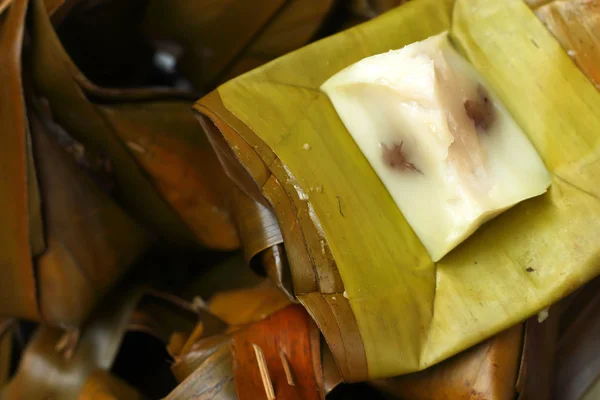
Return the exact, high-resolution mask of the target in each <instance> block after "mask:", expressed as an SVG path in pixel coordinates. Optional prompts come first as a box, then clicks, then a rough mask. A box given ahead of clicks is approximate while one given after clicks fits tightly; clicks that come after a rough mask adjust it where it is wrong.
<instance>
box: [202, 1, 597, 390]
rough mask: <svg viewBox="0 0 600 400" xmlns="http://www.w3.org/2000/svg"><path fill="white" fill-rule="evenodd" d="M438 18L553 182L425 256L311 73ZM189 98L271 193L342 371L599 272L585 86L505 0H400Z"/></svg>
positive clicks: (301, 282)
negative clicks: (435, 255)
mask: <svg viewBox="0 0 600 400" xmlns="http://www.w3.org/2000/svg"><path fill="white" fill-rule="evenodd" d="M444 30H450V33H451V38H452V40H453V42H454V44H455V45H456V47H457V48H458V49H459V50H460V51H462V52H463V53H464V55H465V56H466V57H467V59H468V60H469V61H470V62H471V63H472V64H473V65H474V67H475V68H476V69H478V70H479V71H480V73H481V74H482V75H483V76H484V77H485V78H486V79H487V81H488V82H489V85H490V87H491V88H492V89H493V90H494V92H496V94H497V95H498V96H499V97H500V99H501V100H502V101H503V102H504V104H505V106H506V107H507V109H508V110H509V111H510V112H511V114H512V115H513V117H514V118H515V120H516V121H517V122H518V123H519V124H520V125H521V127H522V128H523V130H524V131H525V133H526V134H527V136H528V137H529V139H530V140H531V142H532V143H533V144H534V146H535V147H536V149H537V150H538V152H539V153H540V155H541V156H542V158H543V160H544V162H545V163H546V166H547V167H548V169H549V170H550V171H551V172H552V174H553V180H552V186H551V188H550V190H549V191H548V193H547V194H545V195H544V196H541V197H538V198H535V199H531V200H528V201H525V202H523V203H521V204H519V205H517V206H516V207H514V208H513V209H511V210H509V211H507V212H505V213H504V214H502V215H501V216H499V217H498V218H496V219H494V220H492V221H490V222H489V223H488V224H486V225H485V226H483V227H482V228H481V229H479V230H478V231H477V232H476V233H475V234H474V235H473V236H472V237H471V238H469V239H468V240H467V241H465V242H464V243H463V244H462V245H460V246H459V247H457V248H456V249H455V250H454V251H453V252H451V253H450V254H448V255H447V256H446V257H444V258H443V259H442V260H440V261H439V262H437V263H433V262H432V261H431V259H430V258H429V257H428V256H427V254H426V252H425V250H424V248H423V246H422V244H421V243H420V242H419V240H418V239H417V237H416V236H415V234H414V233H413V231H412V230H411V228H410V227H409V225H408V224H407V223H406V221H405V219H404V218H403V216H402V214H401V213H400V211H399V210H398V208H397V207H396V205H395V204H394V203H393V201H392V199H391V198H390V196H389V194H388V193H387V191H386V190H385V188H384V186H383V184H382V183H381V181H380V180H379V179H378V178H377V176H376V175H375V173H374V171H373V170H372V168H371V167H370V166H369V164H368V162H367V161H366V159H365V157H364V156H363V155H362V154H361V152H360V151H359V149H358V147H357V146H356V144H355V143H354V142H353V141H352V138H351V137H350V135H349V134H348V132H347V131H346V129H345V128H344V126H343V124H342V123H341V121H340V119H339V118H338V116H337V115H336V113H335V110H334V109H333V107H332V106H331V104H330V102H329V101H328V99H327V97H326V96H324V95H323V94H322V93H321V92H320V91H319V87H320V85H321V84H322V83H323V82H324V81H325V80H327V79H328V78H329V77H330V76H332V75H333V74H335V73H336V72H338V71H339V70H341V69H343V68H344V67H346V66H348V65H350V64H352V63H354V62H356V61H358V60H360V59H362V58H364V57H366V56H370V55H373V54H377V53H381V52H385V51H387V50H389V49H394V48H400V47H402V46H404V45H406V44H409V43H411V42H414V41H417V40H421V39H424V38H426V37H428V36H431V35H434V34H437V33H439V32H441V31H444ZM196 109H197V110H198V111H200V112H201V113H204V114H205V115H206V116H208V117H209V118H210V119H211V120H212V121H213V123H214V124H215V126H216V127H217V128H219V130H220V131H221V134H222V135H223V138H224V139H225V140H226V141H227V142H228V144H229V146H230V147H231V149H232V151H233V153H234V154H235V156H236V157H237V159H238V160H239V161H240V162H241V163H242V164H243V165H244V167H245V168H246V170H247V171H248V172H249V173H250V174H251V175H252V177H253V179H254V181H255V182H256V184H257V185H258V187H259V188H260V189H261V191H262V193H263V195H264V196H265V197H266V198H267V199H268V200H269V203H270V204H271V206H272V207H273V209H274V211H275V214H276V215H277V218H278V220H279V223H280V227H281V229H282V235H283V238H284V240H285V244H286V251H287V253H288V258H289V261H290V268H291V273H292V276H293V281H294V290H295V294H296V296H297V297H298V299H299V300H300V302H302V304H303V305H304V306H305V307H307V309H308V310H309V312H310V313H311V315H312V316H313V317H314V318H315V320H316V321H317V323H318V324H319V327H320V328H321V331H322V332H323V334H324V336H325V338H326V339H327V341H328V344H329V346H330V347H331V349H332V353H333V355H334V357H335V359H336V361H337V363H338V367H339V369H340V372H341V373H342V375H343V377H344V379H345V380H347V381H355V380H362V379H366V378H381V377H390V376H395V375H400V374H405V373H409V372H413V371H417V370H421V369H424V368H426V367H428V366H431V365H433V364H435V363H438V362H440V361H442V360H444V359H446V358H448V357H450V356H452V355H454V354H456V353H458V352H460V351H462V350H464V349H466V348H468V347H470V346H472V345H474V344H476V343H478V342H481V341H482V340H483V339H485V338H488V337H490V336H492V335H494V334H496V333H498V332H500V331H502V330H504V329H507V328H508V327H510V326H512V325H514V324H516V323H518V322H520V321H523V320H525V319H526V318H527V317H529V316H531V315H533V314H535V313H537V312H538V311H540V310H541V309H543V308H545V307H547V306H548V305H550V304H552V303H554V302H556V301H558V300H559V299H560V298H562V297H564V296H565V295H567V294H568V293H570V292H572V291H573V290H575V289H576V288H577V287H579V286H580V285H582V284H583V283H585V282H586V281H588V280H590V279H591V278H592V277H594V276H596V275H597V274H599V273H600V263H599V262H598V261H599V256H600V245H599V244H598V242H597V240H596V238H597V237H598V234H600V219H599V218H598V215H600V204H599V202H598V196H599V194H600V193H599V189H598V186H597V185H596V184H595V182H596V181H597V177H598V176H600V163H598V155H597V145H598V132H600V94H599V93H598V92H597V91H596V90H595V88H594V86H593V85H592V84H590V82H589V81H588V80H587V79H586V77H585V76H584V75H583V73H582V72H581V71H580V70H579V69H578V68H577V66H576V65H575V64H574V63H573V62H572V61H571V60H570V59H569V57H568V56H567V54H566V52H565V50H563V49H562V48H561V46H560V44H559V43H558V42H557V41H556V40H555V39H554V37H553V36H552V34H551V33H550V32H549V31H548V30H547V29H546V28H545V27H544V25H543V24H542V23H541V22H540V21H539V20H538V19H537V18H536V16H535V14H534V13H533V12H532V11H531V10H530V9H529V8H528V7H527V5H526V4H525V3H523V2H522V1H520V0H506V1H503V2H497V1H493V0H457V1H456V2H455V4H453V2H451V1H439V0H436V1H434V0H415V1H412V2H409V3H407V4H406V5H403V6H401V7H399V8H397V9H395V10H393V11H391V12H389V13H386V14H384V15H382V16H381V17H379V18H377V19H375V20H373V21H370V22H367V23H365V24H363V25H359V26H357V27H355V28H352V29H350V30H348V31H345V32H342V33H340V34H338V35H335V36H333V37H330V38H327V39H325V40H322V41H320V42H317V43H315V44H312V45H310V46H307V47H305V48H303V49H301V50H298V51H296V52H293V53H291V54H289V55H286V56H284V57H281V58H279V59H277V60H275V61H273V62H271V63H269V64H267V65H265V66H264V67H261V68H259V69H256V70H254V71H251V72H250V73H247V74H245V75H243V76H241V77H239V78H237V79H234V80H232V81H230V82H228V83H226V84H224V85H222V86H220V87H219V88H218V89H217V90H216V91H215V92H213V93H211V94H210V95H208V96H206V97H204V98H203V99H201V100H200V101H199V102H198V103H197V106H196ZM304 144H309V146H310V149H309V150H304V149H303V148H304Z"/></svg>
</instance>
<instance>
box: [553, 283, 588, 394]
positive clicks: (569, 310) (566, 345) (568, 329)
mask: <svg viewBox="0 0 600 400" xmlns="http://www.w3.org/2000/svg"><path fill="white" fill-rule="evenodd" d="M599 288H600V280H599V279H598V278H596V279H594V281H592V282H590V283H589V284H588V285H586V286H585V287H584V288H583V289H582V290H580V291H579V292H578V293H576V294H575V295H574V296H573V298H572V301H571V302H570V303H569V305H568V306H567V307H566V308H565V310H564V311H563V312H562V314H561V316H560V331H559V335H557V336H558V339H559V340H558V345H557V346H556V355H555V357H556V358H555V365H556V370H555V375H554V379H553V380H552V382H553V386H552V391H553V393H554V397H555V398H557V399H565V400H577V399H585V400H592V399H595V398H598V389H599V386H600V357H599V356H598V352H597V351H596V347H597V338H598V334H599V332H600V318H599V316H600V296H599V295H598V293H599V292H598V289H599ZM551 312H552V309H551Z"/></svg>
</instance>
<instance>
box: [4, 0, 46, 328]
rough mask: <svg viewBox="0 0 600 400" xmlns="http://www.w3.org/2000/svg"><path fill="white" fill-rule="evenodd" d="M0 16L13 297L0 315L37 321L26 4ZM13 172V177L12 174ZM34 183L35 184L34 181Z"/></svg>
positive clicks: (7, 249) (7, 263)
mask: <svg viewBox="0 0 600 400" xmlns="http://www.w3.org/2000/svg"><path fill="white" fill-rule="evenodd" d="M4 7H7V8H4V10H3V11H2V12H1V13H0V59H1V60H2V68H0V81H1V82H2V85H1V87H0V98H1V99H10V100H3V101H2V102H1V103H0V131H2V132H4V134H3V135H1V138H0V143H1V144H0V149H2V150H1V151H2V156H1V157H0V171H3V172H2V174H3V176H4V177H3V179H2V180H0V194H1V195H0V220H1V221H2V229H0V265H1V266H2V267H1V268H0V274H1V276H0V291H1V292H2V293H3V296H5V297H4V298H6V299H10V301H5V302H2V304H0V315H3V316H19V317H21V318H29V319H36V318H38V317H39V312H38V308H37V299H36V289H35V285H36V282H35V276H34V272H33V264H32V260H31V254H32V250H33V244H34V243H35V242H37V241H38V239H36V240H31V238H32V225H30V222H31V221H33V219H30V213H31V214H32V215H39V212H38V211H34V210H32V209H31V208H32V207H34V208H39V203H38V204H34V202H33V201H32V200H33V197H30V195H29V186H30V185H33V184H34V183H35V182H31V178H32V171H31V166H32V163H31V159H30V157H28V155H29V154H30V151H28V146H30V144H28V143H29V139H28V135H29V132H28V127H27V115H26V110H25V99H24V97H23V89H22V81H21V46H22V41H23V34H24V23H25V15H26V12H27V1H25V0H21V1H14V2H12V4H9V3H6V5H5V6H4ZM8 171H10V173H9V172H8ZM30 182H31V183H30Z"/></svg>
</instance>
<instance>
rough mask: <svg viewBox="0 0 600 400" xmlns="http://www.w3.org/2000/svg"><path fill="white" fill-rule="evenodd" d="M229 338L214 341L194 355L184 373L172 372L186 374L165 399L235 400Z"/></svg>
mask: <svg viewBox="0 0 600 400" xmlns="http://www.w3.org/2000/svg"><path fill="white" fill-rule="evenodd" d="M230 340H231V338H228V340H227V341H225V342H220V343H218V344H216V345H215V347H214V350H213V351H211V352H210V353H209V354H208V355H206V356H201V357H196V358H195V360H194V361H192V363H194V364H193V366H191V367H186V368H185V369H184V370H183V372H182V373H183V374H184V375H178V373H177V372H175V375H176V376H180V377H183V376H187V377H186V378H185V379H184V380H183V381H182V382H181V384H179V385H178V386H177V387H176V388H175V389H174V390H173V391H172V392H171V393H169V395H168V396H167V397H165V400H187V399H194V400H237V398H238V396H237V391H236V386H235V380H234V376H233V358H232V355H231V350H230V349H229V342H230ZM196 364H198V365H196ZM174 371H175V370H174Z"/></svg>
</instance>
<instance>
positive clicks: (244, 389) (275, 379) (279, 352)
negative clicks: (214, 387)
mask: <svg viewBox="0 0 600 400" xmlns="http://www.w3.org/2000/svg"><path fill="white" fill-rule="evenodd" d="M319 340H320V334H319V330H318V328H317V326H316V325H315V323H314V322H313V320H312V319H311V318H310V316H309V315H308V313H307V312H306V310H304V309H303V308H302V307H301V306H300V305H290V306H288V307H286V308H284V309H282V310H280V311H278V312H276V313H274V314H272V315H270V316H269V317H267V318H266V319H264V320H262V321H260V322H256V323H254V324H252V325H250V326H249V327H247V328H246V329H243V330H241V331H238V332H236V333H235V334H234V337H233V344H232V353H233V358H234V364H233V365H234V368H233V372H234V374H235V384H236V387H237V392H238V396H239V398H240V399H241V400H254V399H260V398H265V395H266V398H267V399H276V398H277V399H290V400H292V399H298V400H310V399H324V398H325V395H324V392H323V371H322V368H321V355H320V341H319Z"/></svg>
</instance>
